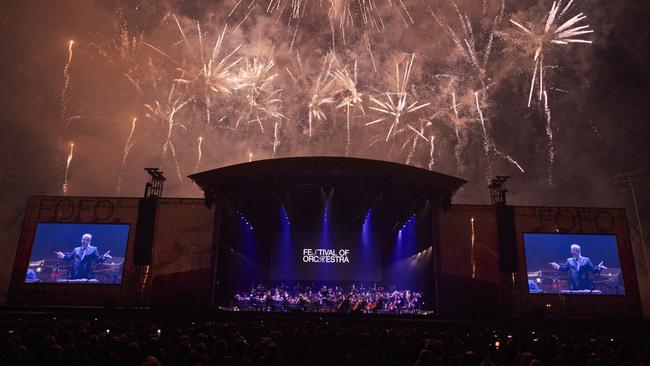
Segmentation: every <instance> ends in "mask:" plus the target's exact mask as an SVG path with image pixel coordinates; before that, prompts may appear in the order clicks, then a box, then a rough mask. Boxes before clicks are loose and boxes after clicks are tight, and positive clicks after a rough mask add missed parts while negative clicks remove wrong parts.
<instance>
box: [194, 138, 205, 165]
mask: <svg viewBox="0 0 650 366" xmlns="http://www.w3.org/2000/svg"><path fill="white" fill-rule="evenodd" d="M196 140H197V141H198V143H199V146H198V147H197V150H196V165H195V166H194V172H195V173H196V172H198V171H199V165H201V156H202V155H203V153H202V151H201V143H202V142H203V137H202V136H199V138H198V139H196Z"/></svg>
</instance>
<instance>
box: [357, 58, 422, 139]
mask: <svg viewBox="0 0 650 366" xmlns="http://www.w3.org/2000/svg"><path fill="white" fill-rule="evenodd" d="M414 59H415V53H413V54H411V59H410V60H408V61H406V63H405V65H404V70H403V74H404V76H403V77H402V78H401V79H400V71H399V70H400V68H399V63H397V64H395V84H396V91H395V92H392V93H391V92H386V93H384V95H385V96H386V102H382V101H380V100H379V99H377V98H374V97H373V96H370V101H371V102H373V103H374V104H375V105H376V106H373V107H370V109H372V110H374V111H377V112H380V113H383V114H386V115H388V116H391V117H392V121H391V124H390V127H389V129H388V133H387V134H386V141H388V140H390V138H391V137H392V136H393V135H394V134H395V133H398V132H401V131H400V125H399V124H400V122H401V119H402V117H403V116H405V115H407V114H409V113H413V112H415V111H417V110H419V109H422V108H425V107H427V106H428V105H429V104H431V103H423V104H419V103H418V101H417V100H416V101H414V102H413V103H411V104H408V105H407V99H408V96H409V94H408V93H407V92H406V88H407V86H408V84H409V78H410V77H411V68H412V67H413V60H414ZM385 120H386V117H382V118H379V119H376V120H374V121H371V122H368V123H366V126H369V125H373V124H375V123H379V122H383V121H385Z"/></svg>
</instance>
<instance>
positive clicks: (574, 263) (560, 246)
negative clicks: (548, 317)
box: [524, 233, 625, 295]
mask: <svg viewBox="0 0 650 366" xmlns="http://www.w3.org/2000/svg"><path fill="white" fill-rule="evenodd" d="M524 248H525V256H526V270H527V272H528V292H529V293H550V294H588V295H624V294H625V287H624V285H623V276H622V275H621V262H620V259H619V256H618V250H617V245H616V236H614V235H583V234H546V233H544V234H542V233H525V234H524Z"/></svg>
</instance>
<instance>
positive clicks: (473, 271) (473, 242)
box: [469, 217, 476, 278]
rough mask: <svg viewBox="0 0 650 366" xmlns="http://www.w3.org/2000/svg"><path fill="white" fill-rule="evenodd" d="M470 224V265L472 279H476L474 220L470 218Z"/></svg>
mask: <svg viewBox="0 0 650 366" xmlns="http://www.w3.org/2000/svg"><path fill="white" fill-rule="evenodd" d="M469 222H470V224H471V225H472V235H471V236H470V240H471V242H472V246H471V249H470V256H469V257H470V261H471V263H472V278H476V255H475V254H476V253H475V252H474V250H475V248H476V245H475V244H476V231H475V230H474V218H473V217H472V218H471V219H470V220H469Z"/></svg>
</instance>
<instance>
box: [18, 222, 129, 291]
mask: <svg viewBox="0 0 650 366" xmlns="http://www.w3.org/2000/svg"><path fill="white" fill-rule="evenodd" d="M128 238H129V225H126V224H67V223H66V224H64V223H38V224H37V226H36V233H35V235H34V242H33V244H32V253H31V255H30V258H29V266H28V268H27V273H26V275H25V282H26V283H43V282H46V283H88V284H111V285H117V284H120V283H122V272H123V270H124V257H125V253H126V245H127V242H128Z"/></svg>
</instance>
